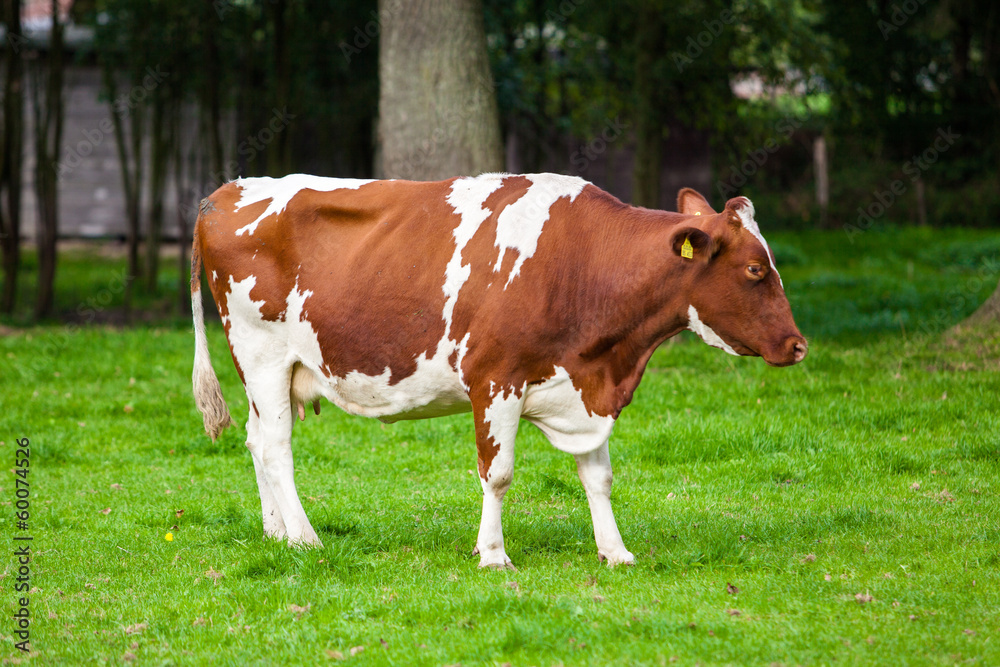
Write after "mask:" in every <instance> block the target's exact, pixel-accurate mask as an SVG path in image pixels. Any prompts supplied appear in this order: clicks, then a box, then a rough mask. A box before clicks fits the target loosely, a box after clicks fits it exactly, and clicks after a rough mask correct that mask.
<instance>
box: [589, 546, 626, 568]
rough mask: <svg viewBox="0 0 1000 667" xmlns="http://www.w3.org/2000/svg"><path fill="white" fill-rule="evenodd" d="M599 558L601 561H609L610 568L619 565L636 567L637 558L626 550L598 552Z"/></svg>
mask: <svg viewBox="0 0 1000 667" xmlns="http://www.w3.org/2000/svg"><path fill="white" fill-rule="evenodd" d="M597 558H598V559H599V560H605V561H607V562H608V567H617V566H618V565H635V556H633V555H632V554H631V553H630V552H629V551H627V550H626V549H621V550H618V551H611V552H608V553H603V552H598V553H597Z"/></svg>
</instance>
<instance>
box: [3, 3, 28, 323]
mask: <svg viewBox="0 0 1000 667" xmlns="http://www.w3.org/2000/svg"><path fill="white" fill-rule="evenodd" d="M4 5H5V7H6V9H7V15H6V17H5V20H6V23H7V44H6V49H5V50H6V54H5V58H4V60H5V61H6V64H7V80H6V81H5V83H4V99H3V105H4V114H3V133H4V152H3V158H2V159H3V163H2V165H0V192H2V191H3V190H4V188H6V195H7V196H6V204H7V207H6V211H4V214H3V215H0V223H2V226H0V245H2V252H3V275H4V282H3V294H2V295H0V310H2V311H3V312H5V313H12V312H14V305H15V303H16V301H17V273H18V271H19V270H20V268H21V167H22V162H23V158H24V155H23V150H24V149H23V141H24V140H23V134H24V59H23V57H22V55H21V48H20V44H21V0H8V1H7V2H5V3H4ZM2 208H3V207H2V206H0V209H2Z"/></svg>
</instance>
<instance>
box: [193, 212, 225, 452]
mask: <svg viewBox="0 0 1000 667" xmlns="http://www.w3.org/2000/svg"><path fill="white" fill-rule="evenodd" d="M199 222H200V221H199ZM198 227H199V225H198V224H197V223H196V224H195V228H194V242H193V243H192V244H191V316H192V318H193V319H194V370H193V371H192V373H191V384H192V387H193V389H194V402H195V405H197V406H198V410H200V411H201V415H202V418H203V419H204V421H205V432H206V433H208V435H209V437H211V438H212V440H215V439H216V438H217V437H219V434H220V433H222V431H223V429H225V428H226V427H227V426H229V425H230V424H232V423H233V419H232V417H230V416H229V408H228V407H227V406H226V399H225V398H223V397H222V387H220V386H219V378H217V377H216V376H215V369H214V368H212V358H211V357H210V356H209V354H208V337H207V336H206V335H205V312H204V307H203V306H202V302H201V245H200V244H199V243H198Z"/></svg>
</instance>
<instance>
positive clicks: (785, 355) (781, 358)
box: [764, 335, 809, 366]
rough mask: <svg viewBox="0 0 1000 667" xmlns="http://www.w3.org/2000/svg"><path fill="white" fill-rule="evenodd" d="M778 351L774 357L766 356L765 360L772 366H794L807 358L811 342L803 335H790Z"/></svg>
mask: <svg viewBox="0 0 1000 667" xmlns="http://www.w3.org/2000/svg"><path fill="white" fill-rule="evenodd" d="M776 351H777V352H778V354H776V355H775V356H774V357H773V358H771V357H770V356H765V357H764V361H766V362H767V363H768V364H769V365H771V366H792V365H794V364H797V363H799V362H800V361H802V360H803V359H805V358H806V355H807V354H808V353H809V343H807V342H806V339H805V338H803V337H802V336H798V335H795V336H789V337H788V338H786V339H785V342H784V343H783V344H782V345H781V346H780V347H779V349H778V350H776Z"/></svg>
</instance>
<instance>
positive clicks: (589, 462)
mask: <svg viewBox="0 0 1000 667" xmlns="http://www.w3.org/2000/svg"><path fill="white" fill-rule="evenodd" d="M576 471H577V474H579V476H580V482H581V483H582V484H583V489H584V491H586V492H587V502H588V503H589V504H590V516H591V518H592V519H593V520H594V539H595V540H596V541H597V557H598V558H600V559H601V560H607V561H608V565H609V566H612V567H614V566H615V565H623V564H624V565H632V564H633V563H635V556H633V555H632V554H631V553H629V551H628V549H626V548H625V543H624V542H622V536H621V533H619V532H618V524H617V523H616V522H615V515H614V513H613V512H612V511H611V477H612V475H611V455H610V454H609V453H608V442H607V441H606V440H605V441H604V444H603V445H601V446H600V447H598V448H597V449H595V450H594V451H592V452H589V453H587V454H577V455H576Z"/></svg>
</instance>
